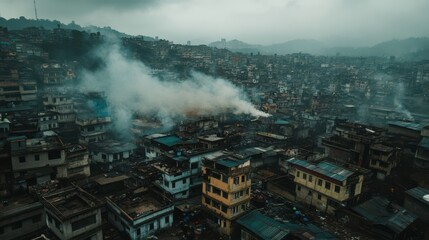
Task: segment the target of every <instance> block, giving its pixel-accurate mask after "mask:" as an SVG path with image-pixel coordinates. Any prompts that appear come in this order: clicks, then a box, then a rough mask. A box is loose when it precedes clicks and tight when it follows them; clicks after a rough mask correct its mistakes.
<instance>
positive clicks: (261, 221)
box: [237, 210, 289, 240]
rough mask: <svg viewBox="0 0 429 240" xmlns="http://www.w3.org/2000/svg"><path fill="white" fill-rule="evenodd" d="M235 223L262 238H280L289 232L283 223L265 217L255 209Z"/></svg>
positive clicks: (269, 239) (277, 239) (279, 239)
mask: <svg viewBox="0 0 429 240" xmlns="http://www.w3.org/2000/svg"><path fill="white" fill-rule="evenodd" d="M237 223H238V224H240V225H241V226H243V227H245V228H246V229H248V230H249V231H251V232H252V233H253V234H254V235H256V236H258V237H260V238H261V239H264V240H271V239H272V240H282V239H284V238H285V237H286V236H287V235H288V234H289V230H288V228H287V227H286V225H285V224H283V223H281V222H278V221H276V220H274V219H272V218H270V217H267V216H265V215H263V214H261V213H260V212H258V211H257V210H255V211H252V212H250V213H249V214H246V215H245V216H243V217H241V218H240V219H238V221H237Z"/></svg>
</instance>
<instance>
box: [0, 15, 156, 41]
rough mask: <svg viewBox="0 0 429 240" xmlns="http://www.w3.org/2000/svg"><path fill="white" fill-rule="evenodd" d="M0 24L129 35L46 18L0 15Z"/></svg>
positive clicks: (106, 28) (13, 28) (147, 38)
mask: <svg viewBox="0 0 429 240" xmlns="http://www.w3.org/2000/svg"><path fill="white" fill-rule="evenodd" d="M0 26H3V27H7V28H8V29H10V30H20V29H24V28H28V27H42V28H44V29H49V30H51V29H54V28H58V27H60V28H66V29H73V30H78V31H86V32H100V34H102V35H104V36H112V37H117V38H122V37H129V35H127V34H125V33H122V32H119V31H117V30H115V29H112V28H110V27H97V26H86V27H82V26H80V25H78V24H76V23H74V22H71V23H69V24H64V23H61V22H60V21H57V20H47V19H38V20H35V19H27V18H25V17H20V18H11V19H5V18H2V17H0ZM144 38H145V40H148V41H150V40H154V39H153V38H151V37H147V36H144Z"/></svg>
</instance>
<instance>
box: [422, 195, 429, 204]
mask: <svg viewBox="0 0 429 240" xmlns="http://www.w3.org/2000/svg"><path fill="white" fill-rule="evenodd" d="M423 200H425V201H426V202H429V194H426V195H424V196H423Z"/></svg>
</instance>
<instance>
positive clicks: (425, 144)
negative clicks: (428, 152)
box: [419, 137, 429, 148]
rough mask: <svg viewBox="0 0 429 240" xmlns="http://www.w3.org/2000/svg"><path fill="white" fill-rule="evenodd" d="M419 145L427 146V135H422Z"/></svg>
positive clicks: (428, 138)
mask: <svg viewBox="0 0 429 240" xmlns="http://www.w3.org/2000/svg"><path fill="white" fill-rule="evenodd" d="M419 147H424V148H429V137H423V138H422V140H421V141H420V142H419Z"/></svg>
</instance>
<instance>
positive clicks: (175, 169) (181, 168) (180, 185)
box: [152, 155, 191, 199]
mask: <svg viewBox="0 0 429 240" xmlns="http://www.w3.org/2000/svg"><path fill="white" fill-rule="evenodd" d="M160 158H161V159H160V160H159V161H157V162H156V163H155V164H153V165H152V166H153V167H155V168H156V169H157V170H158V171H159V172H160V174H161V177H162V179H160V180H158V181H157V182H156V184H157V185H158V186H159V187H160V188H162V189H163V190H164V191H166V192H168V193H170V194H171V195H172V196H173V197H174V198H175V199H185V198H188V197H189V188H190V176H191V168H190V164H189V159H188V158H186V157H184V156H181V155H179V156H174V157H171V158H170V157H160Z"/></svg>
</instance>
